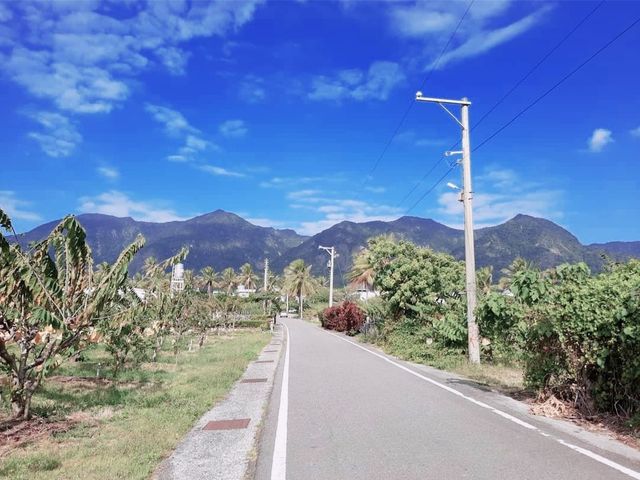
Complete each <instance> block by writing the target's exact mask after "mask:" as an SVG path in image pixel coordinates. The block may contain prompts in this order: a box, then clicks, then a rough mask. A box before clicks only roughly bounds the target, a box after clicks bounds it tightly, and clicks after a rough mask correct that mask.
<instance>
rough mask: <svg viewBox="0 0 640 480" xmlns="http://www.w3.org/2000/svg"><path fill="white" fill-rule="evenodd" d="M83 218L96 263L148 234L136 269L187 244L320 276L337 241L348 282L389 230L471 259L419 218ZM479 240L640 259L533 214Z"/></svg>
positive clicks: (512, 251)
mask: <svg viewBox="0 0 640 480" xmlns="http://www.w3.org/2000/svg"><path fill="white" fill-rule="evenodd" d="M76 218H77V219H78V221H79V222H80V223H81V224H82V225H83V227H85V229H86V230H87V239H88V242H89V245H90V246H91V248H92V249H93V251H94V256H95V259H96V262H101V261H107V262H112V261H114V260H115V258H116V257H117V255H118V253H119V252H120V250H122V248H124V246H125V245H126V244H128V243H130V242H131V241H133V239H134V238H135V237H136V235H138V234H142V235H144V236H145V238H146V239H147V244H146V246H145V248H144V249H143V250H142V251H141V253H140V255H139V256H138V257H137V258H136V260H135V261H134V262H133V264H132V269H133V271H137V270H138V269H139V268H140V267H141V265H142V263H143V261H144V259H145V258H147V257H149V256H155V257H156V258H158V259H162V258H166V257H169V256H171V255H172V254H174V253H175V252H176V251H177V250H178V249H179V248H180V247H182V246H184V245H186V246H188V247H189V248H190V254H189V256H188V257H187V260H186V261H185V267H186V268H193V269H195V270H199V269H201V268H203V267H204V266H207V265H211V266H213V267H214V268H215V269H216V270H222V269H223V268H226V267H228V266H231V267H233V268H236V269H237V268H238V267H239V266H240V265H242V264H243V263H247V262H248V263H250V264H251V265H252V266H253V267H254V268H255V269H262V268H263V267H264V259H265V258H269V259H270V264H271V266H272V269H273V270H274V271H277V272H281V271H282V270H283V269H284V267H286V265H287V264H288V263H289V262H291V261H292V260H295V259H296V258H302V259H304V260H305V262H307V263H310V264H311V265H312V267H313V268H312V270H313V272H314V273H315V274H317V275H320V274H325V272H326V263H327V255H326V253H325V252H323V251H322V250H320V249H319V248H318V247H319V246H320V245H323V246H330V245H334V246H335V247H336V251H337V252H338V257H337V259H336V279H337V282H338V283H342V282H343V279H344V276H345V274H346V272H347V271H348V270H349V268H350V266H351V261H352V256H353V254H354V253H357V252H358V251H359V250H360V249H361V248H362V247H363V246H365V245H366V242H367V240H368V239H369V238H370V237H372V236H377V235H384V234H391V235H394V236H395V237H397V238H401V239H406V240H410V241H412V242H414V243H416V244H418V245H421V246H428V247H430V248H433V249H434V250H438V251H443V252H446V253H449V254H451V255H453V256H454V257H456V258H458V259H463V258H464V235H463V231H462V230H458V229H455V228H451V227H448V226H446V225H444V224H441V223H439V222H437V221H435V220H433V219H430V218H421V217H415V216H403V217H399V218H397V219H395V220H392V221H381V220H374V221H369V222H360V223H358V222H352V221H348V220H345V221H342V222H339V223H337V224H335V225H333V226H331V227H329V228H327V229H325V230H323V231H321V232H318V233H317V234H315V235H312V236H304V235H299V234H298V233H297V232H295V230H293V229H277V228H273V227H261V226H258V225H254V224H252V223H251V222H249V221H248V220H246V219H244V218H242V217H241V216H239V215H237V214H235V213H232V212H227V211H224V210H221V209H218V210H215V211H213V212H209V213H205V214H202V215H198V216H196V217H193V218H190V219H187V220H176V221H170V222H163V223H156V222H145V221H138V220H134V219H133V218H131V217H115V216H112V215H105V214H100V213H86V214H80V215H78V216H77V217H76ZM58 221H59V220H56V221H51V222H46V223H44V224H42V225H39V226H37V227H35V228H34V229H32V230H30V231H28V232H25V233H22V234H19V238H20V242H21V244H23V245H26V244H27V243H29V242H32V241H35V240H40V239H41V238H43V237H44V236H46V235H47V234H48V233H49V232H50V231H51V229H52V228H53V227H54V226H55V225H56V224H57V223H58ZM475 244H476V264H477V266H478V267H483V266H492V267H493V268H494V271H496V272H499V270H500V269H502V268H504V267H506V266H507V265H509V264H510V263H511V261H512V260H513V259H514V258H515V257H517V256H521V257H524V258H526V259H527V260H529V261H531V262H533V263H535V264H537V265H539V266H540V267H541V268H548V267H552V266H555V265H557V264H559V263H563V262H578V261H584V262H586V263H587V264H588V265H589V266H590V267H591V268H592V269H594V270H596V271H597V270H600V269H601V268H602V266H603V265H604V262H605V259H603V255H606V256H607V257H608V258H610V259H612V260H614V261H624V260H627V259H629V258H634V257H635V258H640V241H638V242H607V243H594V244H590V245H583V244H582V243H580V241H579V240H578V238H577V237H576V236H575V235H573V234H572V233H571V232H569V231H568V230H566V229H565V228H563V227H561V226H560V225H557V224H556V223H554V222H552V221H551V220H547V219H544V218H538V217H533V216H530V215H525V214H518V215H516V216H515V217H513V218H511V219H509V220H507V221H506V222H504V223H502V224H499V225H495V226H491V227H484V228H479V229H477V230H475Z"/></svg>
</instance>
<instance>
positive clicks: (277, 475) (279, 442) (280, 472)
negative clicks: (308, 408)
mask: <svg viewBox="0 0 640 480" xmlns="http://www.w3.org/2000/svg"><path fill="white" fill-rule="evenodd" d="M282 325H283V326H284V329H285V330H286V331H287V348H286V350H285V354H284V369H283V372H282V388H281V390H280V408H279V409H278V425H277V427H276V439H275V444H274V447H273V462H272V463H271V480H285V479H286V478H287V420H288V415H289V346H290V345H291V336H290V335H289V329H288V328H287V326H286V325H285V324H284V323H283V324H282Z"/></svg>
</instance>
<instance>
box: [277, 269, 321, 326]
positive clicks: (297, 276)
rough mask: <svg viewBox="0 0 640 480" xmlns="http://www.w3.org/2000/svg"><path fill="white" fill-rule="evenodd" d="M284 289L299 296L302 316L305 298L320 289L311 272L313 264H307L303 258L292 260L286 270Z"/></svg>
mask: <svg viewBox="0 0 640 480" xmlns="http://www.w3.org/2000/svg"><path fill="white" fill-rule="evenodd" d="M284 289H285V292H286V293H288V294H291V295H295V296H296V297H298V304H299V305H300V309H299V313H300V318H302V300H303V298H304V297H305V296H306V295H310V294H312V293H314V292H316V291H317V289H318V284H317V282H316V280H315V278H313V275H312V274H311V265H307V264H305V263H304V260H302V259H298V260H294V261H293V262H291V263H290V264H289V266H288V267H287V268H285V270H284Z"/></svg>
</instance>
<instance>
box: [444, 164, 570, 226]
mask: <svg viewBox="0 0 640 480" xmlns="http://www.w3.org/2000/svg"><path fill="white" fill-rule="evenodd" d="M474 190H475V192H474V195H473V220H474V227H475V228H482V227H487V226H490V225H497V224H499V223H503V222H505V221H507V220H509V219H510V218H513V217H514V216H516V215H517V214H519V213H522V214H526V215H532V216H534V217H542V218H548V219H552V220H558V219H560V218H562V216H563V212H562V210H561V209H560V204H561V202H562V198H563V192H562V191H561V190H558V189H550V188H546V187H544V186H543V185H541V184H538V183H534V182H529V181H526V180H523V179H522V178H521V177H520V176H519V175H518V174H517V173H516V172H515V171H513V170H510V169H503V168H499V167H496V166H490V167H488V168H487V170H485V171H484V172H483V173H482V174H481V175H479V176H478V177H477V178H476V184H475V185H474ZM459 198H460V197H459V193H458V192H454V191H444V192H443V193H441V194H440V195H439V197H438V205H439V206H438V208H437V209H436V214H437V217H438V219H440V220H441V221H443V222H444V223H446V224H447V225H449V226H452V227H456V228H462V227H463V219H464V210H463V206H462V203H461V202H460V201H459Z"/></svg>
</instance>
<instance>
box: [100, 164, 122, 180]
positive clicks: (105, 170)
mask: <svg viewBox="0 0 640 480" xmlns="http://www.w3.org/2000/svg"><path fill="white" fill-rule="evenodd" d="M97 170H98V173H99V174H100V175H102V176H103V177H105V178H107V179H109V180H117V179H118V178H119V177H120V172H119V171H118V169H117V168H114V167H107V166H102V167H98V169H97Z"/></svg>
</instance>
